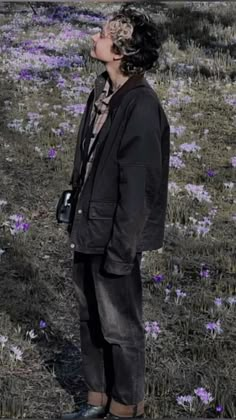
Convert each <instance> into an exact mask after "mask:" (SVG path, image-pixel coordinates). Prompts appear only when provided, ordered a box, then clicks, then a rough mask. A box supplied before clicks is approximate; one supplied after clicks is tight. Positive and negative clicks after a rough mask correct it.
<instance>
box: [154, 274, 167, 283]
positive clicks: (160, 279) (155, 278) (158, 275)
mask: <svg viewBox="0 0 236 420" xmlns="http://www.w3.org/2000/svg"><path fill="white" fill-rule="evenodd" d="M164 277H165V276H164V274H157V275H156V276H153V280H154V282H155V283H161V281H162V280H163V279H164Z"/></svg>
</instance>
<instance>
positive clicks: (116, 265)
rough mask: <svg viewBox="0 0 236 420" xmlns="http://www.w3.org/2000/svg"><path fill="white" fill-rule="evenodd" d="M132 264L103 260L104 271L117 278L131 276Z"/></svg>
mask: <svg viewBox="0 0 236 420" xmlns="http://www.w3.org/2000/svg"><path fill="white" fill-rule="evenodd" d="M133 266H134V264H128V263H125V262H120V261H115V260H112V259H110V258H109V259H105V263H104V269H105V271H107V272H108V273H109V274H116V275H118V276H126V275H128V274H131V272H132V269H133Z"/></svg>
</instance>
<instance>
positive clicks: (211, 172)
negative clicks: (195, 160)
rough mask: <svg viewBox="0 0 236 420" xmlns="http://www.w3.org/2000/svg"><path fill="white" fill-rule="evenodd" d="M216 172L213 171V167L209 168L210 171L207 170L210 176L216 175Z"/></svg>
mask: <svg viewBox="0 0 236 420" xmlns="http://www.w3.org/2000/svg"><path fill="white" fill-rule="evenodd" d="M215 174H216V173H215V172H214V171H212V170H211V169H208V171H207V175H208V176H210V177H212V176H215Z"/></svg>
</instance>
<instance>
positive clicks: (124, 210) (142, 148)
mask: <svg viewBox="0 0 236 420" xmlns="http://www.w3.org/2000/svg"><path fill="white" fill-rule="evenodd" d="M117 159H118V165H119V200H118V204H117V208H116V212H115V216H114V221H113V229H112V234H111V238H110V240H109V242H108V244H107V247H106V249H105V259H104V269H105V271H107V272H108V273H112V274H116V275H127V274H130V273H131V271H132V268H133V266H134V260H135V255H136V252H137V250H136V249H137V243H138V240H139V238H140V235H141V234H142V231H143V228H144V226H145V222H146V220H147V217H148V208H147V203H146V184H147V173H152V174H153V173H154V174H155V176H154V178H153V180H152V181H151V182H156V181H157V178H160V177H161V162H162V157H161V124H160V109H159V104H158V102H157V100H155V98H153V97H152V96H147V97H140V98H139V99H137V100H136V101H135V103H132V109H131V111H130V113H129V117H128V120H127V124H126V126H125V130H124V134H123V136H122V139H121V142H120V147H119V151H118V155H117ZM150 168H154V171H153V170H152V169H151V172H150V171H149V169H150ZM156 175H157V176H156ZM149 182H150V180H149ZM154 190H156V188H155V187H154Z"/></svg>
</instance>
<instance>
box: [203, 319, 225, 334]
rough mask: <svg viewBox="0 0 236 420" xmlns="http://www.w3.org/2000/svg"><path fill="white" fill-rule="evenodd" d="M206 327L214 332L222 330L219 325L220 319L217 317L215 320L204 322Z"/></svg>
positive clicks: (219, 332)
mask: <svg viewBox="0 0 236 420" xmlns="http://www.w3.org/2000/svg"><path fill="white" fill-rule="evenodd" d="M206 329H207V330H210V331H213V332H214V333H218V334H221V333H222V332H223V330H222V328H221V326H220V320H219V319H218V321H217V322H208V324H206Z"/></svg>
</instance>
